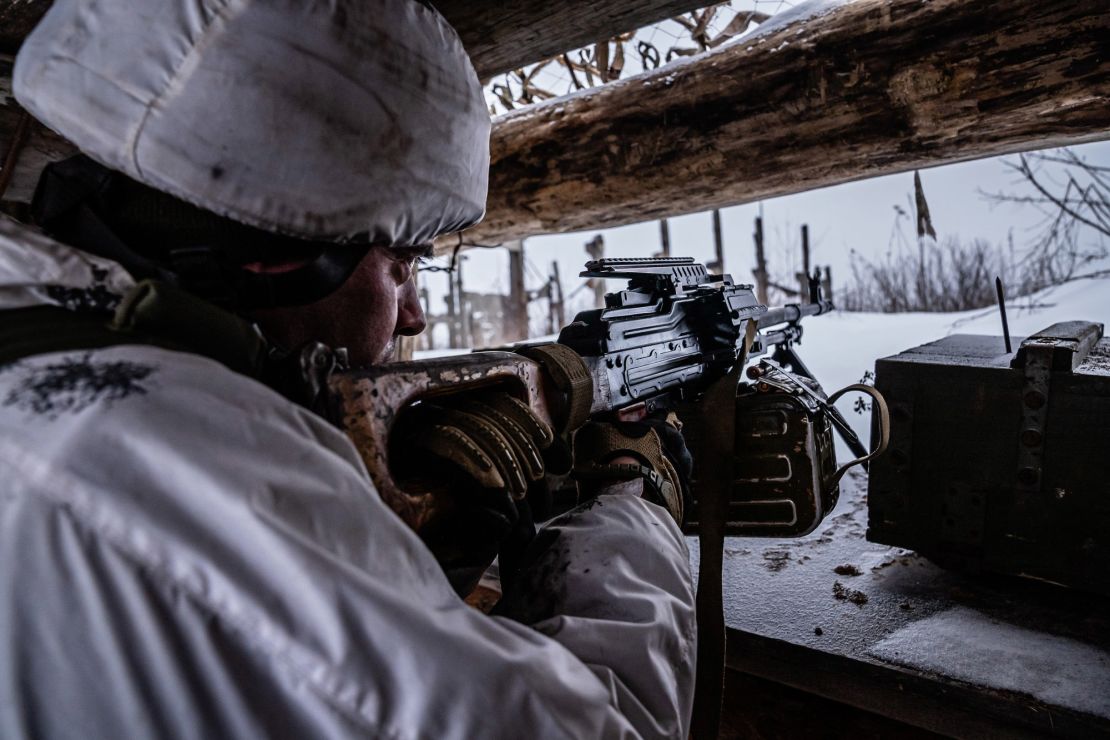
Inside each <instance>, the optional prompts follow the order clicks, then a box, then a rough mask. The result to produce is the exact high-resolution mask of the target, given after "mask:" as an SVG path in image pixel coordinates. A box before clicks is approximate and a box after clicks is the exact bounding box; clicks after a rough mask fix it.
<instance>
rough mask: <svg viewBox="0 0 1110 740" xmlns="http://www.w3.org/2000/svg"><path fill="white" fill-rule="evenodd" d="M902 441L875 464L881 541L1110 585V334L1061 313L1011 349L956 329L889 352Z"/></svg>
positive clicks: (875, 528)
mask: <svg viewBox="0 0 1110 740" xmlns="http://www.w3.org/2000/svg"><path fill="white" fill-rule="evenodd" d="M875 386H876V388H877V389H878V390H879V391H880V392H881V393H882V394H883V395H884V396H885V397H886V399H887V402H888V404H889V406H890V415H891V431H890V448H889V450H888V452H887V454H886V455H884V456H882V457H880V458H879V459H877V460H875V461H874V462H873V463H872V465H871V470H870V480H869V491H868V532H867V538H868V539H869V540H871V541H873V542H879V543H883V544H887V545H895V546H898V547H904V548H908V549H912V550H916V551H918V552H920V553H922V554H923V555H925V556H926V557H928V558H930V559H932V560H934V561H935V562H937V563H938V564H940V565H942V566H946V567H954V568H966V569H972V570H980V571H988V572H993V573H1000V574H1007V575H1016V576H1025V577H1030V578H1036V579H1041V580H1047V581H1052V582H1055V583H1058V584H1063V585H1066V586H1071V587H1074V588H1079V589H1083V590H1087V591H1092V592H1097V593H1102V594H1110V340H1104V339H1102V326H1101V325H1100V324H1094V323H1090V322H1079V321H1076V322H1066V323H1061V324H1055V325H1053V326H1051V327H1049V328H1048V329H1045V330H1044V331H1041V332H1038V333H1037V334H1035V335H1034V336H1032V337H1029V338H1028V339H1025V340H1024V341H1021V342H1020V347H1019V349H1018V351H1017V352H1016V353H1013V354H1011V353H1007V352H1006V349H1005V345H1004V340H1003V338H1002V337H989V336H971V335H953V336H949V337H946V338H944V339H941V340H939V341H936V342H932V343H930V344H925V345H922V346H920V347H916V348H914V349H911V350H907V351H905V352H902V353H901V354H898V355H895V356H893V357H886V358H883V359H881V360H878V361H877V362H876V365H875Z"/></svg>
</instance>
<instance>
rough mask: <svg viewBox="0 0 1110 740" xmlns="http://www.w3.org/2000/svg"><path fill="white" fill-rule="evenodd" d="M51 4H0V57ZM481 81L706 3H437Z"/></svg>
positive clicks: (31, 0)
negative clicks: (468, 53) (460, 40)
mask: <svg viewBox="0 0 1110 740" xmlns="http://www.w3.org/2000/svg"><path fill="white" fill-rule="evenodd" d="M50 2H51V0H0V53H5V54H14V53H15V52H16V50H17V49H18V48H19V45H20V43H22V41H23V38H24V37H25V36H26V35H27V34H28V33H30V32H31V29H32V28H34V26H35V24H36V23H37V22H38V20H39V19H40V18H41V17H42V15H43V13H45V12H46V10H47V8H49V7H50ZM432 4H433V5H435V6H436V7H437V8H438V9H439V10H440V12H442V13H443V15H444V16H445V17H446V18H447V20H448V21H450V22H451V25H453V26H454V27H455V29H456V30H457V31H458V32H459V37H460V38H462V41H463V44H464V45H465V46H466V49H467V51H468V52H470V56H471V58H472V59H473V61H474V66H475V68H476V69H477V70H478V76H479V77H481V78H482V79H486V78H489V77H492V76H493V75H496V74H499V73H501V72H506V71H508V70H511V69H516V68H518V67H522V66H524V65H526V64H531V63H533V62H539V61H542V60H544V59H549V58H550V57H552V56H555V55H556V54H561V53H562V52H564V51H567V50H569V49H576V48H578V47H580V46H585V45H586V44H592V43H594V42H596V41H597V40H598V39H603V38H610V37H612V36H615V35H617V34H620V33H624V32H625V31H631V30H633V29H635V28H639V27H641V26H644V25H647V24H649V23H654V22H655V21H660V20H663V19H664V18H670V17H672V16H675V15H679V14H681V13H684V12H686V11H689V10H694V9H696V8H700V7H702V6H704V5H706V4H708V3H707V0H609V2H595V0H548V1H547V2H532V1H531V0H500V1H498V2H495V1H494V0H438V2H433V3H432Z"/></svg>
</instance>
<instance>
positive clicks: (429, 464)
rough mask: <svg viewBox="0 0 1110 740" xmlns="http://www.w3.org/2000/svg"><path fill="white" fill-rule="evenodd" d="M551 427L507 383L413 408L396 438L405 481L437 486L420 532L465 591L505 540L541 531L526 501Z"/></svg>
mask: <svg viewBox="0 0 1110 740" xmlns="http://www.w3.org/2000/svg"><path fill="white" fill-rule="evenodd" d="M552 439H553V434H552V431H551V428H550V427H549V426H548V425H547V424H546V423H545V422H544V421H543V420H541V419H540V418H538V417H537V416H536V415H535V414H534V413H533V412H532V410H531V409H530V408H529V407H528V405H527V404H525V403H524V402H522V401H520V400H519V399H517V398H515V397H513V396H511V395H509V394H508V393H505V392H501V391H485V392H481V393H468V394H460V395H459V396H454V397H448V398H444V399H442V400H437V401H436V402H423V403H420V404H417V405H414V406H413V407H411V408H409V409H407V410H406V411H405V413H404V414H403V415H402V416H401V417H400V418H399V419H398V421H397V425H396V426H395V428H394V430H393V434H392V435H391V438H390V468H391V471H392V473H393V475H394V479H395V480H397V482H398V483H399V484H400V486H401V487H402V488H403V489H407V490H413V489H422V490H426V491H431V492H434V493H435V500H436V511H435V513H434V515H433V516H432V517H431V519H430V520H429V521H428V523H427V524H426V525H425V526H424V527H423V528H422V529H421V531H420V532H419V534H420V536H421V538H422V539H423V540H424V542H425V544H427V545H428V547H429V548H430V549H431V550H432V552H433V553H434V554H435V555H436V558H437V560H438V561H439V563H440V565H441V566H442V567H443V568H444V571H445V573H446V574H447V576H448V578H449V580H451V582H452V585H454V586H455V588H456V590H457V591H459V592H460V593H461V594H465V593H466V592H468V590H469V588H470V587H471V586H472V582H473V583H476V582H477V578H478V577H479V576H480V575H481V572H482V570H484V569H485V567H486V566H487V565H489V563H490V562H491V561H492V560H493V557H494V555H496V554H497V552H498V548H499V546H500V544H501V543H502V541H503V540H506V539H512V540H516V539H520V538H525V537H526V535H527V534H528V533H531V532H534V528H533V526H532V522H531V517H530V515H529V514H528V513H527V510H526V509H525V510H524V514H525V515H524V516H523V517H522V516H521V511H522V507H521V503H522V502H523V499H524V496H525V495H526V494H527V493H528V491H529V488H530V487H532V486H533V484H534V483H536V482H537V481H539V480H541V479H542V478H543V475H544V460H543V450H545V449H546V448H547V447H548V446H550V445H551V442H552Z"/></svg>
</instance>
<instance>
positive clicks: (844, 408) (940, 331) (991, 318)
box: [798, 272, 1110, 459]
mask: <svg viewBox="0 0 1110 740" xmlns="http://www.w3.org/2000/svg"><path fill="white" fill-rule="evenodd" d="M1007 318H1008V319H1009V323H1010V336H1011V338H1012V339H1013V340H1014V346H1015V348H1016V346H1017V343H1018V339H1019V338H1020V337H1025V336H1029V335H1030V334H1035V333H1036V332H1038V331H1040V330H1041V329H1046V328H1048V327H1049V326H1051V325H1052V324H1055V323H1058V322H1061V321H1076V320H1083V321H1097V322H1100V323H1102V324H1103V325H1104V326H1110V273H1105V274H1103V273H1100V272H1096V273H1094V277H1089V278H1081V279H1077V280H1072V281H1070V282H1067V283H1064V284H1063V285H1057V286H1054V287H1051V288H1046V289H1044V290H1042V291H1040V292H1038V293H1034V294H1033V295H1030V296H1025V297H1022V298H1017V299H1013V300H1008V301H1007ZM802 326H803V329H804V334H803V337H802V341H801V343H800V344H799V345H798V355H799V356H800V357H801V358H802V361H803V362H805V363H806V365H807V366H808V367H809V369H810V370H811V371H813V374H814V375H815V376H816V377H817V379H818V380H819V381H821V385H822V386H823V387H824V389H825V390H826V391H827V392H828V393H830V394H831V393H832V392H833V391H835V390H837V389H839V388H843V387H844V386H846V385H850V384H852V383H858V382H860V380H861V379H862V378H863V375H864V373H865V372H866V371H869V370H870V371H872V372H874V369H875V360H878V359H880V358H883V357H889V356H890V355H895V354H898V353H899V352H903V351H905V350H907V349H911V348H913V347H917V346H918V345H921V344H925V343H927V342H933V341H936V340H938V339H941V338H943V337H945V336H948V335H949V334H983V335H993V336H998V337H1001V336H1002V321H1001V318H1000V317H999V312H998V308H997V307H994V306H992V307H990V308H984V309H977V310H974V311H964V312H961V313H889V314H881V313H850V312H847V311H834V312H833V313H830V314H825V315H823V316H814V317H812V318H807V319H805V320H804V321H803V322H802ZM1001 341H1002V340H1001V339H1000V340H999V342H1000V344H1001ZM859 397H860V396H858V395H849V396H847V397H845V398H844V399H842V400H840V401H839V402H838V404H837V405H838V407H839V408H840V410H841V413H843V414H844V416H845V418H847V419H848V422H849V423H850V424H851V425H852V428H853V429H855V431H856V434H858V435H859V436H860V439H862V440H864V441H865V443H866V440H868V439H870V420H871V417H870V415H869V414H857V413H853V411H852V404H853V403H854V402H855V401H854V399H855V398H859ZM846 454H847V453H846V452H845V451H844V450H838V451H837V457H838V459H847V457H846Z"/></svg>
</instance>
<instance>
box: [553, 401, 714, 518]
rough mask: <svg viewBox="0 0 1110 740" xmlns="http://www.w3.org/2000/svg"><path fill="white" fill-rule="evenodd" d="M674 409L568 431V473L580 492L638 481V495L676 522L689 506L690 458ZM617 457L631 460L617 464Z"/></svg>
mask: <svg viewBox="0 0 1110 740" xmlns="http://www.w3.org/2000/svg"><path fill="white" fill-rule="evenodd" d="M681 430H682V423H681V422H680V421H679V420H678V417H677V416H676V415H675V414H674V412H669V413H661V412H660V413H656V414H652V415H650V416H647V417H644V419H643V420H640V421H621V422H589V423H587V424H586V425H585V426H583V427H582V428H581V429H579V430H578V432H577V433H576V434H575V436H574V476H575V477H576V478H577V479H578V480H579V483H580V485H581V486H582V488H583V492H584V493H586V494H587V495H588V494H589V493H591V492H592V493H596V492H597V488H598V487H599V486H605V485H610V484H612V483H614V482H618V481H622V480H633V479H637V478H639V479H641V480H643V494H642V496H643V498H645V499H646V500H648V501H651V502H652V503H654V504H658V505H660V506H662V507H664V508H665V509H666V510H667V511H668V512H670V514H671V516H672V517H674V520H675V521H676V522H678V523H679V524H682V521H683V518H684V516H685V512H686V510H687V508H688V507H689V505H690V502H691V497H690V474H691V472H692V470H693V466H694V462H693V458H692V457H691V456H690V452H689V450H688V449H687V448H686V442H685V440H684V439H683V438H682V431H681ZM621 458H632V459H633V460H636V461H637V462H636V463H634V464H631V463H618V462H616V461H618V460H619V459H621Z"/></svg>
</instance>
